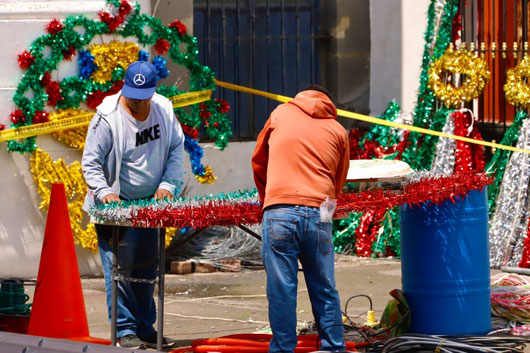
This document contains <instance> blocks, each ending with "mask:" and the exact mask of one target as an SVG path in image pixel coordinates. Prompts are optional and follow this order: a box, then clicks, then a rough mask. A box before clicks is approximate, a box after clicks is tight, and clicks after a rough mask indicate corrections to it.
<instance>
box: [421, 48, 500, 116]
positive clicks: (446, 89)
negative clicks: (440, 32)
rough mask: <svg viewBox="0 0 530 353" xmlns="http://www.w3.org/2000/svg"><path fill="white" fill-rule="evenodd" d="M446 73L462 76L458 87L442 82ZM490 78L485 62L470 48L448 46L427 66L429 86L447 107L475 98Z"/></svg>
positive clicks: (456, 105)
mask: <svg viewBox="0 0 530 353" xmlns="http://www.w3.org/2000/svg"><path fill="white" fill-rule="evenodd" d="M446 73H449V74H451V76H453V77H454V75H455V74H460V75H462V76H463V79H464V82H463V83H462V84H461V86H460V87H455V86H453V85H452V84H450V83H444V78H445V77H444V76H445V74H446ZM489 78H490V72H489V70H488V65H487V63H486V62H485V61H484V60H483V59H482V58H479V57H478V56H475V55H474V54H473V52H472V51H470V50H464V49H460V50H454V49H453V48H449V49H448V50H447V51H446V52H445V54H444V55H442V56H441V57H440V59H438V60H436V61H435V62H433V63H432V64H431V67H430V68H429V81H428V83H429V88H430V89H431V90H432V91H433V92H434V95H435V96H436V97H437V98H438V99H440V100H441V101H442V102H443V103H444V104H445V105H446V106H447V107H449V108H451V107H460V106H462V104H463V103H464V102H469V101H470V100H473V99H475V98H477V97H478V96H479V95H480V94H481V93H482V91H483V90H484V87H485V86H486V83H487V82H488V80H489Z"/></svg>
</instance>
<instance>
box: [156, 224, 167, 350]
mask: <svg viewBox="0 0 530 353" xmlns="http://www.w3.org/2000/svg"><path fill="white" fill-rule="evenodd" d="M158 238H159V240H160V247H159V249H158V319H157V321H158V335H157V337H156V350H157V351H159V352H162V341H163V339H164V338H163V337H164V332H163V331H164V274H165V271H166V259H165V250H166V249H165V248H166V247H165V245H166V239H165V238H166V237H165V232H161V231H160V228H158Z"/></svg>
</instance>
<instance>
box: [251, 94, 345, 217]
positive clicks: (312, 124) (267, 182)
mask: <svg viewBox="0 0 530 353" xmlns="http://www.w3.org/2000/svg"><path fill="white" fill-rule="evenodd" d="M336 118H337V109H336V108H335V105H334V104H333V102H331V100H330V99H329V98H328V96H326V95H325V94H324V93H321V92H319V91H312V90H309V91H302V92H300V93H298V94H297V95H296V97H295V98H294V99H293V100H291V101H290V102H288V103H284V104H281V105H279V106H278V107H277V108H276V109H274V111H273V112H272V113H271V115H270V117H269V119H268V120H267V122H266V123H265V126H264V127H263V130H262V131H261V132H260V134H259V136H258V139H257V142H256V147H255V149H254V153H253V155H252V170H253V172H254V181H255V183H256V187H257V189H258V192H259V197H260V199H261V203H262V205H263V208H266V207H267V206H271V205H277V204H290V205H304V206H312V207H319V206H320V204H321V203H322V202H323V201H324V200H325V199H326V197H329V198H330V199H336V198H337V197H338V196H339V195H340V193H341V192H342V187H343V186H344V183H345V181H346V174H347V173H348V166H349V162H350V161H349V147H348V135H347V133H346V130H345V129H344V128H343V127H342V126H341V125H340V124H339V123H338V122H337V120H336Z"/></svg>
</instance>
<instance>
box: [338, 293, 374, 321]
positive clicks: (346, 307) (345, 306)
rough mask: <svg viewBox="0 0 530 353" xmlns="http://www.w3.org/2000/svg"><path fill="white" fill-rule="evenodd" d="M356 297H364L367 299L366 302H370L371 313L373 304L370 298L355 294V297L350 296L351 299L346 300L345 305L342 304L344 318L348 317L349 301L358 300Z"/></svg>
mask: <svg viewBox="0 0 530 353" xmlns="http://www.w3.org/2000/svg"><path fill="white" fill-rule="evenodd" d="M358 297H365V298H368V301H369V302H370V309H369V310H370V311H372V307H373V303H372V298H370V297H369V296H368V295H366V294H357V295H352V296H351V297H349V298H348V300H346V304H344V315H346V317H348V304H349V303H350V301H351V300H352V299H355V298H358Z"/></svg>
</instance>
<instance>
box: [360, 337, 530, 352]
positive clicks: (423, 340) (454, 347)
mask: <svg viewBox="0 0 530 353" xmlns="http://www.w3.org/2000/svg"><path fill="white" fill-rule="evenodd" d="M528 343H530V338H527V337H523V336H436V335H421V334H405V335H401V336H398V337H393V338H390V339H388V340H384V341H378V342H375V343H373V344H372V346H370V347H369V348H368V349H367V352H381V353H398V352H433V351H434V352H440V353H522V352H523V351H524V348H525V346H526V344H528Z"/></svg>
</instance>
